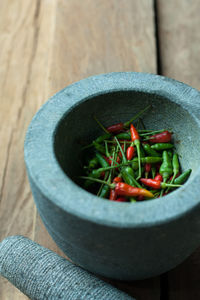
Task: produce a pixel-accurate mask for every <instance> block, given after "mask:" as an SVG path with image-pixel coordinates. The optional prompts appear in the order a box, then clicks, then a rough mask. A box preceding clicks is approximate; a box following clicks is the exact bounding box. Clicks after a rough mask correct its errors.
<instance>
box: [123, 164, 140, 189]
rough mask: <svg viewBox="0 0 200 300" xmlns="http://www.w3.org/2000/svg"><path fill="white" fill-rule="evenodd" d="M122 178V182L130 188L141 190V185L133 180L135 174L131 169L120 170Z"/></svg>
mask: <svg viewBox="0 0 200 300" xmlns="http://www.w3.org/2000/svg"><path fill="white" fill-rule="evenodd" d="M121 174H122V178H123V179H124V181H125V182H126V183H127V184H129V185H131V186H137V187H139V188H141V185H140V184H139V183H138V182H137V181H136V180H135V177H134V176H135V174H134V171H133V169H132V168H131V167H124V168H122V169H121Z"/></svg>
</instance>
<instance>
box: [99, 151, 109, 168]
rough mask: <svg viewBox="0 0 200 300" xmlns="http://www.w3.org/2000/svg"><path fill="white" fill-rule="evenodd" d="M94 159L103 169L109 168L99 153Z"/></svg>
mask: <svg viewBox="0 0 200 300" xmlns="http://www.w3.org/2000/svg"><path fill="white" fill-rule="evenodd" d="M96 158H97V159H98V162H99V163H100V165H101V166H102V167H103V168H106V167H109V166H110V165H109V163H108V162H107V161H106V160H105V159H104V158H103V156H102V155H101V154H100V153H98V152H97V153H96Z"/></svg>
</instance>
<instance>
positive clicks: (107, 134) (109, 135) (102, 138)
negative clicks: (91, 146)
mask: <svg viewBox="0 0 200 300" xmlns="http://www.w3.org/2000/svg"><path fill="white" fill-rule="evenodd" d="M110 137H111V134H110V133H105V134H103V135H100V136H99V137H98V138H97V139H96V140H95V142H96V143H98V144H100V143H102V142H104V141H105V140H107V139H109V138H110Z"/></svg>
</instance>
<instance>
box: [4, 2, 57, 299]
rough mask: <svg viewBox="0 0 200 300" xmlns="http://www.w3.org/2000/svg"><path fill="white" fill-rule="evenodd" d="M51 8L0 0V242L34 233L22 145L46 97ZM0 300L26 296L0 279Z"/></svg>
mask: <svg viewBox="0 0 200 300" xmlns="http://www.w3.org/2000/svg"><path fill="white" fill-rule="evenodd" d="M54 12H55V10H54V1H48V0H43V1H40V0H37V1H36V0H34V1H32V0H18V1H12V0H6V1H0V44H1V47H0V65H1V68H0V72H1V73H0V86H1V89H0V99H1V109H0V118H1V124H2V125H1V128H0V139H1V150H0V162H1V168H0V187H1V195H0V240H1V239H3V238H4V237H6V236H8V235H14V234H23V235H25V236H28V237H30V238H33V237H34V230H35V229H34V224H35V218H36V209H35V205H34V203H33V200H32V196H31V192H30V188H29V185H28V182H27V178H26V172H25V165H24V159H23V143H24V137H25V132H26V130H27V127H28V124H29V122H30V120H31V118H32V116H33V114H34V113H35V112H36V110H38V108H39V107H40V106H41V104H42V103H43V102H44V100H46V97H47V81H48V70H49V64H50V62H49V59H50V50H51V49H52V47H51V43H52V37H53V36H52V34H53V27H52V25H53V24H54V18H53V16H54ZM47 29H48V35H47V34H46V32H47ZM0 299H3V300H13V299H15V300H19V299H27V297H25V296H24V295H22V294H21V293H20V292H18V291H17V289H15V288H14V287H13V286H11V285H10V284H9V283H8V282H7V281H6V280H4V279H2V278H0Z"/></svg>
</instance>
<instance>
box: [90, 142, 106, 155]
mask: <svg viewBox="0 0 200 300" xmlns="http://www.w3.org/2000/svg"><path fill="white" fill-rule="evenodd" d="M92 144H93V146H94V147H95V148H96V150H98V151H99V152H101V153H103V154H105V148H104V147H103V146H102V145H101V144H99V143H97V142H95V141H94V142H92Z"/></svg>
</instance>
